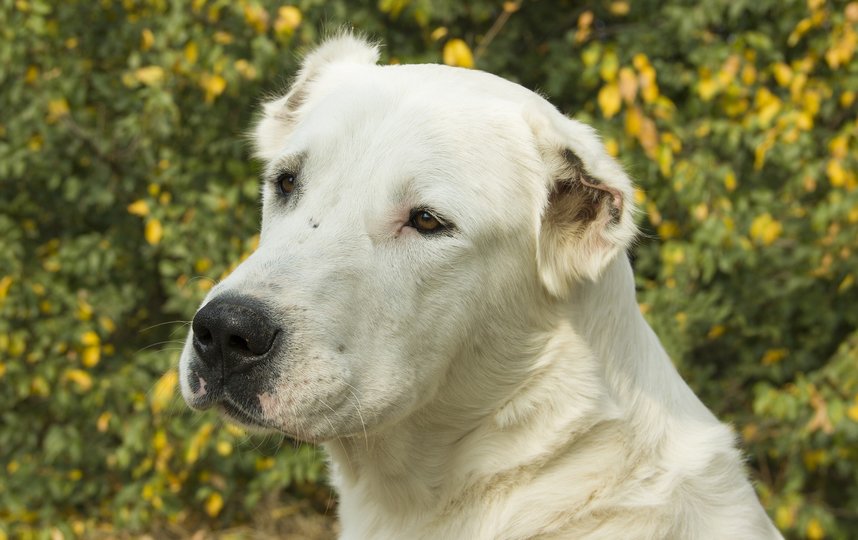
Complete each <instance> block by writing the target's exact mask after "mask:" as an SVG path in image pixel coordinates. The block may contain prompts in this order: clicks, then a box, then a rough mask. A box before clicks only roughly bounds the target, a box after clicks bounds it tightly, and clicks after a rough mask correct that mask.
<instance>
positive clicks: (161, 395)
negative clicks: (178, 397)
mask: <svg viewBox="0 0 858 540" xmlns="http://www.w3.org/2000/svg"><path fill="white" fill-rule="evenodd" d="M178 382H179V373H178V372H177V371H176V370H175V369H171V370H169V371H167V372H166V373H164V374H163V375H161V378H160V379H158V382H156V383H155V386H154V387H153V388H152V397H151V398H150V399H149V405H150V407H151V408H152V413H154V414H158V413H160V412H161V411H163V410H164V409H165V408H166V407H167V405H169V404H170V402H171V401H172V400H173V396H174V395H175V394H176V386H177V384H178Z"/></svg>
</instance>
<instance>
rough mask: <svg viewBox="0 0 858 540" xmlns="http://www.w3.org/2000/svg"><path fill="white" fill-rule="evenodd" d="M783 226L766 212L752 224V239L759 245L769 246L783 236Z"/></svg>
mask: <svg viewBox="0 0 858 540" xmlns="http://www.w3.org/2000/svg"><path fill="white" fill-rule="evenodd" d="M782 230H783V226H782V225H781V223H780V222H779V221H778V220H776V219H774V218H773V217H772V215H771V214H769V213H768V212H765V213H763V214H760V215H759V216H757V217H755V218H754V220H753V221H752V222H751V230H750V234H751V238H752V239H754V240H756V241H757V242H758V243H760V244H762V245H764V246H768V245H771V244H772V243H773V242H774V241H775V240H777V239H778V237H779V236H780V235H781V232H782Z"/></svg>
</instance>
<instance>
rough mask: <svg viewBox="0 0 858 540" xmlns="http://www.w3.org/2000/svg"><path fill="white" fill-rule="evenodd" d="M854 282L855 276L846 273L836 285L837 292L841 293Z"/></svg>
mask: <svg viewBox="0 0 858 540" xmlns="http://www.w3.org/2000/svg"><path fill="white" fill-rule="evenodd" d="M854 283H855V276H854V275H852V274H846V277H845V278H843V281H841V282H840V285H838V286H837V292H838V293H842V292H845V291H846V290H848V289H849V288H850V287H852V285H853V284H854Z"/></svg>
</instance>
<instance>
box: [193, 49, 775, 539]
mask: <svg viewBox="0 0 858 540" xmlns="http://www.w3.org/2000/svg"><path fill="white" fill-rule="evenodd" d="M377 60H378V50H377V47H376V46H374V45H372V44H370V43H367V42H366V41H364V40H362V39H359V38H356V37H354V36H351V35H348V34H345V35H340V36H338V37H336V38H333V39H331V40H329V41H327V42H326V43H325V44H323V45H322V46H320V47H319V48H318V49H316V50H315V51H313V52H312V53H311V54H309V55H308V56H307V57H306V59H305V60H304V63H303V66H302V68H301V70H300V73H299V74H298V76H297V79H296V81H295V82H294V84H293V85H292V87H291V89H290V91H289V93H288V94H287V95H285V96H284V97H282V98H280V99H277V100H275V101H272V102H270V103H268V104H267V105H266V106H265V114H264V118H263V119H262V120H261V122H260V123H259V125H258V127H257V129H256V133H255V135H256V144H257V150H258V155H259V156H260V157H261V158H262V159H263V160H264V161H265V164H266V168H265V180H264V189H263V200H264V204H263V220H262V233H261V239H260V244H259V248H258V249H257V250H256V252H255V253H253V255H252V256H251V257H250V258H249V259H247V260H246V261H245V262H244V263H243V264H241V265H240V266H239V267H238V269H237V270H236V271H235V272H233V273H232V274H231V275H230V276H229V277H228V278H227V279H226V280H225V281H223V282H222V283H220V284H219V285H217V286H216V287H215V288H214V289H212V291H211V294H210V295H209V297H208V299H207V300H206V302H205V303H204V304H203V307H202V308H201V309H200V311H199V312H198V313H197V315H196V316H195V318H194V322H193V330H192V332H191V335H190V336H189V337H188V341H187V344H186V346H185V350H184V353H183V354H182V359H181V367H180V369H181V386H182V392H183V395H184V398H185V400H186V401H187V402H188V404H189V405H190V406H191V407H193V408H197V409H203V408H207V407H211V406H217V407H218V408H219V409H220V410H222V411H223V412H224V413H225V414H226V415H227V416H229V417H231V418H232V419H234V420H236V421H239V422H241V423H243V424H245V425H248V426H254V427H259V428H263V429H270V430H276V431H278V432H281V433H284V434H286V435H288V436H290V437H292V438H294V439H297V440H301V441H314V442H321V443H323V444H324V446H325V448H326V449H327V451H328V452H329V454H330V458H331V475H332V480H333V483H334V485H335V486H336V488H337V489H338V491H339V493H340V518H341V521H342V529H343V538H348V539H369V538H382V539H387V538H390V539H418V538H439V539H450V538H462V539H524V538H536V537H538V538H605V539H635V538H653V539H655V538H658V539H661V538H678V539H692V538H718V539H720V538H728V539H747V538H779V537H780V535H779V533H778V532H777V530H776V529H775V528H774V527H773V525H772V524H771V522H770V520H769V518H768V517H767V516H766V513H765V512H764V511H763V509H762V507H761V505H760V503H759V501H758V500H757V497H756V495H755V493H754V489H753V488H752V486H751V484H750V483H749V481H748V479H747V477H746V474H745V471H744V469H743V462H742V456H741V454H740V452H739V451H738V450H737V449H736V447H735V435H734V434H733V432H732V431H731V430H730V429H729V428H728V427H726V426H724V425H722V424H721V423H719V422H718V420H716V418H715V417H714V416H713V415H712V414H711V413H710V412H709V411H708V410H707V409H706V407H705V406H704V405H703V404H702V403H701V402H700V401H699V400H698V399H697V397H696V396H694V394H693V393H692V392H691V390H690V389H689V388H688V386H686V384H685V383H684V382H683V381H682V379H681V378H680V377H679V375H678V374H677V372H676V371H675V369H674V367H673V365H672V364H671V362H670V359H669V358H668V357H667V355H666V354H665V352H664V350H663V348H662V346H661V344H660V343H659V340H658V338H657V337H656V336H655V334H653V332H652V330H651V329H650V327H649V326H648V325H647V323H646V322H645V321H644V319H643V317H642V316H641V314H640V311H639V310H638V305H637V303H636V301H635V287H634V281H633V277H632V270H631V267H630V265H629V261H628V258H627V257H626V254H625V251H626V249H627V248H628V246H629V243H630V242H631V241H632V240H633V238H634V236H635V225H634V224H633V218H632V216H633V197H632V184H631V182H630V181H629V179H628V177H627V176H626V175H625V174H624V172H623V170H622V169H621V167H620V166H619V165H618V164H617V163H616V162H615V161H614V160H613V159H611V158H610V157H609V156H608V155H607V154H606V152H605V150H604V149H603V147H602V145H601V143H600V141H599V139H598V138H597V136H596V134H595V133H594V132H593V130H592V129H590V128H589V127H587V126H585V125H582V124H580V123H578V122H576V121H574V120H570V119H568V118H566V117H565V116H563V115H562V114H560V113H559V112H558V111H557V110H556V109H554V108H553V107H552V106H551V105H549V103H548V102H546V101H545V100H544V99H542V98H541V97H540V96H538V95H536V94H535V93H533V92H530V91H528V90H526V89H524V88H522V87H520V86H518V85H516V84H513V83H510V82H508V81H505V80H503V79H500V78H498V77H495V76H492V75H489V74H486V73H481V72H478V71H471V70H466V69H458V68H451V67H446V66H438V65H390V66H380V65H377V64H376V62H377Z"/></svg>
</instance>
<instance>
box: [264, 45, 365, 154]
mask: <svg viewBox="0 0 858 540" xmlns="http://www.w3.org/2000/svg"><path fill="white" fill-rule="evenodd" d="M378 58H379V48H378V45H377V44H375V43H372V42H370V41H369V40H367V39H365V38H363V37H360V36H357V35H355V34H354V33H352V32H350V31H340V32H339V33H337V34H335V35H334V36H332V37H330V38H328V39H326V40H325V41H324V42H323V43H322V44H321V45H319V46H318V47H316V48H315V49H313V50H312V51H310V52H309V53H307V55H306V56H304V60H303V61H302V62H301V68H300V69H299V70H298V75H297V76H296V77H295V80H294V81H293V82H292V84H291V85H290V87H289V91H288V92H287V93H286V95H285V96H282V97H279V98H276V99H273V100H271V101H268V102H266V103H264V104H263V114H262V119H261V120H260V122H259V123H258V124H257V126H256V129H255V131H254V133H253V140H254V145H255V147H256V155H257V157H260V158H262V159H266V160H268V159H271V158H272V157H274V156H276V154H277V152H278V150H279V149H280V147H281V145H282V142H283V139H284V138H285V137H286V136H287V135H288V134H289V132H291V130H292V127H293V125H294V123H295V121H296V120H297V118H298V116H299V114H300V111H301V107H302V106H303V105H305V104H306V103H307V101H308V98H309V96H310V94H311V89H312V87H313V83H314V82H315V81H316V80H317V79H318V78H319V75H320V74H321V73H322V72H323V71H324V70H325V69H326V68H327V67H329V66H331V65H333V64H338V63H352V64H375V63H377V62H378Z"/></svg>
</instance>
